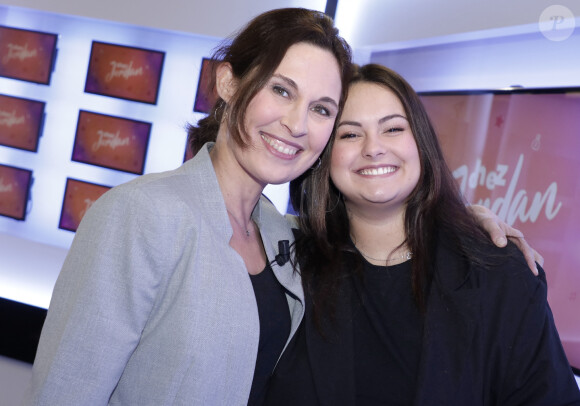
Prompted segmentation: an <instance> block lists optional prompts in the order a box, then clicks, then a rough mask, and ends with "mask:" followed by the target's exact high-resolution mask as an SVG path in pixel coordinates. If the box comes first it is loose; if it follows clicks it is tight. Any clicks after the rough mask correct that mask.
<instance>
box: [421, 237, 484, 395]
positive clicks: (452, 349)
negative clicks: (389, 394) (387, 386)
mask: <svg viewBox="0 0 580 406" xmlns="http://www.w3.org/2000/svg"><path fill="white" fill-rule="evenodd" d="M467 281H468V275H466V273H465V264H464V263H463V262H462V260H461V258H459V257H458V256H457V255H456V254H455V253H454V252H452V250H451V249H448V248H446V247H444V244H442V243H440V244H439V249H438V252H437V259H436V266H435V276H434V280H433V283H432V286H431V291H430V293H429V297H428V299H427V316H426V320H425V328H424V335H423V352H422V355H421V366H420V371H419V379H418V391H417V394H416V397H415V403H414V404H415V405H447V404H455V403H454V402H453V399H454V395H455V394H456V393H457V391H458V388H459V387H460V383H461V380H462V377H463V373H464V370H465V367H466V365H469V364H471V359H472V357H471V356H470V350H471V347H472V344H473V342H474V333H475V327H476V326H477V324H478V323H479V318H480V317H481V316H480V311H479V308H480V301H481V300H480V290H479V289H478V288H477V287H470V286H467V285H468V283H467Z"/></svg>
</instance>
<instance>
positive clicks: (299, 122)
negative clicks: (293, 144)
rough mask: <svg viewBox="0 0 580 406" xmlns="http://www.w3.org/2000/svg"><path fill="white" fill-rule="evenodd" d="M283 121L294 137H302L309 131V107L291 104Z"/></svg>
mask: <svg viewBox="0 0 580 406" xmlns="http://www.w3.org/2000/svg"><path fill="white" fill-rule="evenodd" d="M281 123H282V125H283V126H284V127H286V129H287V130H288V132H289V133H290V135H291V136H292V137H302V136H303V135H306V133H307V132H308V108H307V107H304V106H300V105H299V104H295V105H293V106H291V107H290V108H289V109H288V110H287V111H286V113H285V114H284V116H283V117H282V120H281Z"/></svg>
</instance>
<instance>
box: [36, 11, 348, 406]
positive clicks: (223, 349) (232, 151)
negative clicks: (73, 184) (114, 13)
mask: <svg viewBox="0 0 580 406" xmlns="http://www.w3.org/2000/svg"><path fill="white" fill-rule="evenodd" d="M215 59H216V60H217V61H219V63H218V65H217V69H216V72H215V76H216V80H215V87H216V90H217V93H218V95H219V101H218V103H217V104H216V106H215V107H214V109H213V110H212V112H211V114H210V115H209V116H208V117H207V118H205V119H203V120H201V121H200V123H199V126H198V127H191V128H190V136H191V139H192V140H193V142H192V148H193V149H194V150H196V151H198V152H197V154H196V155H195V157H194V158H192V159H190V160H189V161H187V162H186V163H185V164H184V165H182V166H181V167H180V168H178V169H176V170H173V171H169V172H165V173H159V174H148V175H144V176H142V177H139V178H137V179H135V180H134V181H131V182H128V183H126V184H123V185H120V186H118V187H115V188H113V189H112V190H111V191H109V192H107V193H106V194H105V195H103V197H102V198H100V199H99V200H98V201H97V202H96V203H95V204H94V205H93V206H92V207H91V209H90V210H89V211H88V212H87V214H86V215H85V217H84V218H83V221H82V223H81V225H80V226H79V228H78V230H77V233H76V236H75V239H74V242H73V244H72V247H71V250H70V252H69V254H68V256H67V259H66V261H65V263H64V266H63V268H62V271H61V273H60V275H59V278H58V281H57V283H56V286H55V289H54V292H53V297H52V301H51V304H50V308H49V311H48V316H47V319H46V323H45V325H44V329H43V332H42V337H41V339H40V344H39V347H38V352H37V357H36V360H35V363H34V367H33V377H32V387H31V391H30V393H29V397H28V399H27V400H26V402H25V403H26V404H34V405H50V406H54V405H75V406H79V405H89V406H97V405H106V404H114V405H170V404H171V405H204V406H206V405H245V404H260V403H261V398H262V396H263V393H264V390H265V387H266V383H267V379H268V377H269V375H270V374H271V372H272V370H273V369H274V365H275V363H276V361H277V360H278V357H279V355H280V353H281V352H282V349H283V348H284V346H285V344H286V342H287V340H288V339H289V337H290V336H291V335H292V334H293V333H294V331H295V330H296V328H297V326H298V324H299V322H300V320H301V318H302V315H303V304H302V302H303V293H302V288H301V284H300V278H299V276H297V275H295V274H294V273H293V272H292V266H291V264H290V263H289V262H286V263H285V262H284V261H280V263H278V262H277V261H275V260H274V259H275V257H276V255H277V254H278V252H279V249H278V242H279V241H280V240H289V241H293V236H292V232H291V229H290V227H289V225H288V223H287V222H286V220H285V219H284V217H283V216H281V215H280V214H279V213H278V212H277V210H276V208H275V207H274V206H273V205H272V204H271V203H270V202H269V201H268V200H267V199H266V198H264V197H262V196H261V193H262V190H263V189H264V187H265V186H266V185H267V184H269V183H273V184H281V183H285V182H288V181H290V180H291V179H294V178H296V177H297V176H298V175H300V174H302V173H303V172H304V171H306V170H307V169H308V168H310V167H311V166H312V165H313V164H314V163H315V162H316V160H317V159H318V157H319V155H320V153H321V152H322V150H323V149H324V147H325V146H326V144H327V142H328V139H329V137H330V135H331V133H332V129H333V126H334V122H335V118H336V116H337V114H338V112H339V109H340V107H341V106H342V104H343V100H344V93H345V87H344V86H343V85H342V84H343V83H346V81H347V79H348V78H349V74H350V70H351V54H350V48H349V46H348V44H346V43H345V41H344V40H343V39H342V38H340V37H339V36H338V30H337V29H336V28H335V27H334V25H333V22H332V20H331V19H330V18H329V17H327V16H326V15H325V14H323V13H321V12H317V11H311V10H305V9H280V10H273V11H270V12H267V13H264V14H262V15H259V16H258V17H256V18H255V19H254V20H252V21H251V22H250V23H249V24H248V25H247V26H246V27H245V28H244V29H243V30H242V31H240V32H239V33H238V34H237V35H236V36H235V37H234V38H232V39H231V41H228V42H227V43H225V45H224V46H223V47H221V48H220V49H219V50H218V51H217V53H216V55H215ZM206 141H215V143H213V142H210V143H206Z"/></svg>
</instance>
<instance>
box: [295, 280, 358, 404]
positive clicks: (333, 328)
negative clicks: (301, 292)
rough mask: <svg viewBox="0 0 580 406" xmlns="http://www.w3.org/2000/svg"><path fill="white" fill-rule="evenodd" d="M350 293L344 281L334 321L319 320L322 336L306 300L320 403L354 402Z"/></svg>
mask: <svg viewBox="0 0 580 406" xmlns="http://www.w3.org/2000/svg"><path fill="white" fill-rule="evenodd" d="M351 295H352V291H351V289H350V283H343V284H342V286H341V289H340V293H339V298H338V301H337V308H336V320H335V323H331V322H329V321H328V320H324V322H323V323H322V329H323V331H324V332H325V337H322V336H321V335H320V334H319V332H318V330H317V329H316V327H315V326H314V323H313V320H312V318H311V315H312V311H311V310H312V309H311V308H309V307H311V306H312V303H311V302H310V301H309V299H306V306H307V308H306V320H305V321H306V342H307V346H308V355H309V358H310V360H311V368H312V376H313V379H314V385H315V387H316V392H317V395H318V399H320V400H322V402H321V403H320V405H324V406H326V405H328V406H341V405H344V406H352V405H354V404H355V402H356V398H355V396H356V393H355V390H356V389H355V377H354V346H353V345H354V343H353V341H354V340H353V329H352V311H351Z"/></svg>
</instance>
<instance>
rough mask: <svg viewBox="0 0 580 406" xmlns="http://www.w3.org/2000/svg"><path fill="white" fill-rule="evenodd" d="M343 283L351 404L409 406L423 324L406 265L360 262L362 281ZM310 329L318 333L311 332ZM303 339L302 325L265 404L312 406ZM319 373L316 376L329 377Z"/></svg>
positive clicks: (331, 336) (329, 336)
mask: <svg viewBox="0 0 580 406" xmlns="http://www.w3.org/2000/svg"><path fill="white" fill-rule="evenodd" d="M347 280H348V282H347V283H346V284H345V286H344V288H345V290H343V293H345V292H346V291H348V292H350V293H348V294H347V296H348V297H350V298H351V300H352V303H351V305H352V306H351V307H352V313H351V314H352V321H351V322H352V330H351V331H352V334H353V337H352V345H353V348H352V351H353V354H354V371H353V372H354V373H353V374H352V379H353V380H354V388H355V393H356V396H355V399H356V404H357V405H363V406H374V405H386V404H387V405H410V404H413V399H414V396H415V390H416V384H417V375H418V370H419V360H420V354H421V344H422V334H423V319H422V316H421V314H420V312H419V310H418V309H417V306H416V305H415V302H414V300H413V297H412V291H411V261H406V262H404V263H402V264H399V265H394V266H390V267H385V266H376V265H372V264H370V263H368V262H366V261H365V265H364V271H363V277H362V279H361V278H360V277H358V276H350V277H348V278H347ZM312 329H313V330H314V332H313V334H318V332H317V331H316V328H315V327H312ZM325 334H327V339H329V340H331V341H332V340H333V339H334V338H335V336H334V332H333V330H332V329H331V330H328V331H325ZM306 336H307V334H306V332H305V326H304V320H303V321H302V323H301V324H300V326H299V328H298V331H297V332H296V333H295V335H294V337H293V338H292V340H291V341H290V343H289V344H288V347H287V348H286V350H285V351H284V354H283V355H282V357H281V358H280V361H279V362H278V365H277V366H276V384H275V385H274V386H275V387H273V388H271V390H270V392H269V395H268V397H267V402H266V404H267V405H279V404H280V402H282V403H284V401H285V400H284V399H292V400H291V401H287V402H286V403H284V404H296V405H298V404H301V405H306V404H307V405H311V404H314V402H312V398H313V394H314V393H316V392H317V390H316V387H315V385H314V380H313V375H312V367H311V365H310V360H309V355H308V350H309V349H308V346H307V344H306V340H307V338H306ZM335 356H336V357H341V356H342V354H340V353H337V354H336V355H335ZM325 366H326V365H324V364H322V365H319V367H322V368H324V367H325ZM318 372H319V374H320V375H321V376H327V375H328V376H332V374H333V371H324V370H318ZM314 397H316V395H314ZM317 404H319V403H317Z"/></svg>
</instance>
